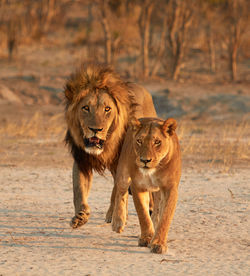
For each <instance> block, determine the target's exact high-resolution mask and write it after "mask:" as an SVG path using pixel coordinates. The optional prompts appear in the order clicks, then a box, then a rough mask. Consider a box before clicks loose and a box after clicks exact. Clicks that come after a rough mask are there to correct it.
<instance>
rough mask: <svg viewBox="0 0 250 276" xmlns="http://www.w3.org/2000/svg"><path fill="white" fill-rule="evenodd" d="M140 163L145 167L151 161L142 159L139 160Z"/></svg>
mask: <svg viewBox="0 0 250 276" xmlns="http://www.w3.org/2000/svg"><path fill="white" fill-rule="evenodd" d="M140 161H141V162H142V163H144V164H145V165H146V164H147V163H149V162H151V161H152V159H142V158H141V159H140Z"/></svg>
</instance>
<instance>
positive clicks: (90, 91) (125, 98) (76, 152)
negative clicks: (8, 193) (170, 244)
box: [65, 64, 156, 228]
mask: <svg viewBox="0 0 250 276" xmlns="http://www.w3.org/2000/svg"><path fill="white" fill-rule="evenodd" d="M65 96H66V110H65V113H66V122H67V126H68V131H67V134H66V137H65V141H66V143H67V144H68V145H69V146H70V148H71V152H72V155H73V158H74V165H73V191H74V206H75V216H74V217H73V218H72V221H71V226H72V227H73V228H77V227H79V226H81V225H83V224H85V223H86V222H87V221H88V218H89V215H90V208H89V205H88V195H89V191H90V188H91V183H92V171H93V170H95V171H97V172H98V173H100V174H103V172H104V170H105V169H108V170H110V172H111V173H112V175H113V177H115V174H116V168H117V164H118V159H119V156H120V151H121V148H122V144H123V140H124V137H125V132H126V130H127V126H128V121H129V120H130V118H131V116H136V117H137V118H139V117H143V116H155V115H156V112H155V108H154V105H153V101H152V97H151V95H150V94H149V93H148V92H147V91H146V90H145V89H144V88H143V87H141V86H139V85H136V84H133V83H128V82H124V81H122V79H121V78H120V77H119V76H118V75H117V74H116V73H115V72H114V71H113V70H112V69H111V68H109V67H107V66H101V65H95V64H88V65H82V66H81V67H80V69H78V70H77V71H76V72H75V73H74V74H72V75H71V77H70V78H69V79H68V81H67V82H66V85H65ZM115 191H116V188H115V186H114V188H113V191H112V195H111V204H110V207H109V210H108V212H107V214H106V221H107V222H111V219H112V213H113V206H114V198H115Z"/></svg>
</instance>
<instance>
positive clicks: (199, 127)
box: [0, 112, 250, 172]
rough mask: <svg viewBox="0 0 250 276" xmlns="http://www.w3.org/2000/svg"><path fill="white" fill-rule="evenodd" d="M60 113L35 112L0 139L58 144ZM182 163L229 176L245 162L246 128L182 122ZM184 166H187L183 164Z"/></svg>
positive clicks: (248, 151) (249, 150)
mask: <svg viewBox="0 0 250 276" xmlns="http://www.w3.org/2000/svg"><path fill="white" fill-rule="evenodd" d="M65 129H66V126H65V122H64V115H63V113H59V114H56V115H53V116H50V117H48V116H47V117H46V116H45V115H43V114H42V113H41V112H36V113H35V114H34V115H33V116H32V117H31V118H26V119H22V120H21V121H20V122H6V123H5V124H2V125H1V126H0V136H2V137H5V139H8V137H9V138H13V137H15V138H29V139H34V140H35V139H45V140H50V139H53V141H54V142H55V140H57V141H62V140H63V137H64V134H65ZM178 136H179V139H180V141H181V147H182V155H183V160H184V161H185V160H187V161H190V160H192V162H194V163H196V164H199V165H202V164H204V165H209V166H213V167H216V168H219V169H220V170H221V171H222V172H230V171H231V170H232V169H233V168H234V167H235V166H236V165H242V164H243V165H244V164H247V163H248V162H249V159H250V158H249V156H250V139H249V137H250V126H249V122H246V121H242V122H240V123H237V122H227V123H216V122H213V123H211V122H210V123H205V124H204V123H196V122H192V121H187V122H182V123H181V124H180V126H179V128H178ZM187 163H188V162H187Z"/></svg>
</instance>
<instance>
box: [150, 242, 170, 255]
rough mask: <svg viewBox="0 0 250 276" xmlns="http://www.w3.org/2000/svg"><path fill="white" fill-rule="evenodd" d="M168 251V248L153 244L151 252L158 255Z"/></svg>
mask: <svg viewBox="0 0 250 276" xmlns="http://www.w3.org/2000/svg"><path fill="white" fill-rule="evenodd" d="M166 251H167V246H165V245H160V244H152V245H151V252H152V253H156V254H163V253H165V252H166Z"/></svg>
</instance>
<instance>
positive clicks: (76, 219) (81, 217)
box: [70, 212, 89, 229]
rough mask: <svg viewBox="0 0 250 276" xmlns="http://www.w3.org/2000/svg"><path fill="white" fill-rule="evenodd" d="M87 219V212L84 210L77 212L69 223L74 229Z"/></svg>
mask: <svg viewBox="0 0 250 276" xmlns="http://www.w3.org/2000/svg"><path fill="white" fill-rule="evenodd" d="M88 219H89V214H86V213H84V212H79V213H78V214H77V215H75V216H74V217H73V218H72V220H71V222H70V225H71V227H72V228H73V229H76V228H78V227H80V226H82V225H83V224H85V223H86V222H87V221H88Z"/></svg>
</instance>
